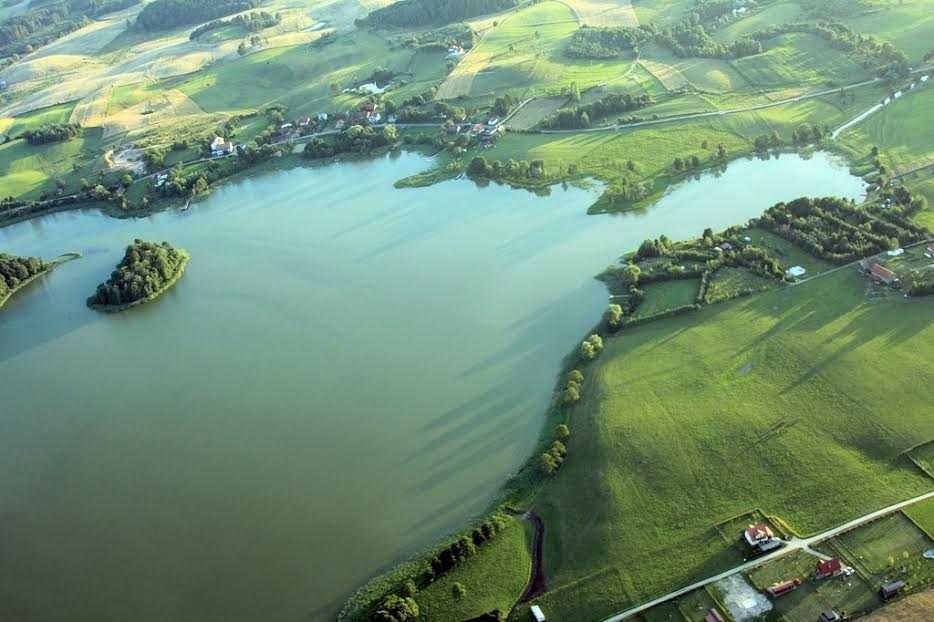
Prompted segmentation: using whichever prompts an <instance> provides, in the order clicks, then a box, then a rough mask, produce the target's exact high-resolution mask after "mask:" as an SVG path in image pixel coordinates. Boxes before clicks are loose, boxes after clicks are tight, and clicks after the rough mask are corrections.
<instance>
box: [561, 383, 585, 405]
mask: <svg viewBox="0 0 934 622" xmlns="http://www.w3.org/2000/svg"><path fill="white" fill-rule="evenodd" d="M580 399H581V389H580V385H578V384H576V383H573V382H568V384H567V385H566V386H565V387H564V391H562V392H561V401H562V402H563V403H564V405H565V406H569V405H571V404H575V403H577V402H579V401H580Z"/></svg>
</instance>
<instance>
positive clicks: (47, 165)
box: [0, 129, 102, 199]
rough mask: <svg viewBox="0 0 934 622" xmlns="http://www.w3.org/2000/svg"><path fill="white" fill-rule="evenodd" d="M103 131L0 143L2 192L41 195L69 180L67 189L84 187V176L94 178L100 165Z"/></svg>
mask: <svg viewBox="0 0 934 622" xmlns="http://www.w3.org/2000/svg"><path fill="white" fill-rule="evenodd" d="M100 146H101V131H100V130H99V129H85V130H84V132H83V134H82V135H81V136H78V137H77V138H74V139H72V140H69V141H65V142H60V143H50V144H46V145H36V146H33V145H30V144H28V143H26V141H24V140H16V141H12V142H9V143H6V144H4V145H0V196H5V197H6V196H13V197H16V198H25V199H38V198H39V195H40V194H41V193H42V191H43V190H51V189H54V188H55V185H54V182H55V180H61V181H63V182H64V183H65V191H66V192H75V191H77V190H78V189H79V188H80V180H81V178H82V177H87V178H89V179H90V178H92V177H93V175H95V174H96V171H97V170H98V169H99V167H100V165H101V163H102V158H101V155H102V153H101V149H100Z"/></svg>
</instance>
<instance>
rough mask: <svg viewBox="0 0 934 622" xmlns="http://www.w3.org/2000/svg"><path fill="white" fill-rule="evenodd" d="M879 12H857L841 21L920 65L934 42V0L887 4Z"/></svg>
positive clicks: (881, 4) (895, 0)
mask: <svg viewBox="0 0 934 622" xmlns="http://www.w3.org/2000/svg"><path fill="white" fill-rule="evenodd" d="M876 6H877V7H879V8H878V10H875V11H859V10H854V11H851V12H849V13H848V14H846V15H842V16H840V17H839V19H840V21H842V22H843V23H845V24H846V25H847V26H849V27H850V28H852V29H853V30H855V31H857V32H864V33H869V34H874V35H876V36H877V37H879V38H880V39H882V40H883V41H888V42H889V43H891V44H892V45H894V46H895V47H896V48H898V49H899V50H901V51H902V52H904V53H905V54H906V55H907V56H908V58H909V59H910V60H911V61H912V62H915V63H917V62H919V61H920V60H921V58H922V56H924V54H925V53H927V52H928V51H930V49H931V45H930V42H931V41H932V40H934V2H932V0H886V1H884V2H878V3H876Z"/></svg>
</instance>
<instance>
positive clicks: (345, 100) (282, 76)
mask: <svg viewBox="0 0 934 622" xmlns="http://www.w3.org/2000/svg"><path fill="white" fill-rule="evenodd" d="M412 56H413V51H412V50H410V49H390V48H389V45H388V44H387V42H386V40H385V39H383V38H382V37H380V36H378V35H376V34H373V33H370V32H365V31H356V32H354V33H352V34H348V35H345V36H339V37H338V38H337V40H336V41H335V42H334V43H331V44H330V45H326V46H324V47H322V48H320V49H314V48H310V47H309V46H307V45H298V46H289V47H281V48H271V49H266V50H262V51H260V52H256V53H253V54H249V55H247V56H245V57H243V58H240V59H237V60H234V61H231V62H227V63H221V64H218V65H215V66H212V67H211V68H209V69H206V70H204V71H200V72H198V73H196V74H193V75H191V76H189V77H184V78H180V79H172V80H169V81H168V82H167V83H166V84H165V85H164V87H169V88H177V89H178V90H180V91H181V92H182V93H184V94H185V95H187V96H189V97H190V98H191V99H192V100H194V102H195V103H196V104H198V106H200V107H201V108H202V109H204V110H205V111H207V112H219V111H237V110H244V109H255V108H259V107H262V106H265V105H269V104H272V103H283V104H285V105H287V106H289V108H290V112H294V113H296V114H298V113H306V114H307V113H313V112H318V111H321V110H329V109H331V108H332V107H334V106H335V105H337V106H340V107H346V106H347V105H349V104H350V103H351V102H352V101H353V99H352V98H349V97H347V96H342V95H335V94H334V93H333V92H332V88H331V85H332V84H335V85H337V86H338V87H339V88H345V87H347V86H351V85H352V84H353V83H355V82H357V81H362V80H364V79H366V78H367V77H369V76H370V75H371V74H372V72H373V71H374V70H376V69H378V68H386V69H390V70H393V71H395V72H398V73H402V72H406V71H408V69H409V67H410V65H411V64H412V60H413V59H412ZM416 66H417V67H418V68H419V70H420V72H421V73H420V74H418V75H415V76H414V77H412V78H411V79H410V83H411V84H416V85H418V84H422V83H424V82H432V81H440V80H441V78H443V76H444V64H443V63H442V62H441V59H440V56H439V57H438V63H437V65H436V66H434V67H429V66H428V64H427V63H417V64H416ZM425 86H427V84H425V85H424V86H422V88H424V87H425Z"/></svg>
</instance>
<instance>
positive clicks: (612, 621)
mask: <svg viewBox="0 0 934 622" xmlns="http://www.w3.org/2000/svg"><path fill="white" fill-rule="evenodd" d="M927 499H934V490H932V491H931V492H928V493H925V494H923V495H918V496H917V497H912V498H911V499H906V500H905V501H902V502H900V503H896V504H894V505H890V506H888V507H884V508H882V509H881V510H876V511H875V512H870V513H869V514H864V515H862V516H860V517H858V518H854V519H853V520H851V521H848V522H846V523H843V524H842V525H838V526H837V527H834V528H832V529H828V530H827V531H822V532H820V533H818V534H815V535H813V536H811V537H809V538H792V539H791V540H788V541H787V542H786V544H785V546H783V547H782V548H780V549H778V550H777V551H775V552H773V553H769V554H768V555H763V556H762V557H757V558H756V559H753V560H751V561H748V562H746V563H744V564H740V565H739V566H736V567H734V568H731V569H730V570H726V571H724V572H721V573H720V574H718V575H714V576H712V577H708V578H706V579H704V580H702V581H698V582H697V583H692V584H691V585H688V586H686V587H683V588H681V589H680V590H675V591H674V592H669V593H668V594H665V595H664V596H659V597H658V598H656V599H654V600H650V601H649V602H646V603H642V604H641V605H637V606H636V607H631V608H630V609H626V610H625V611H621V612H620V613H617V614H616V615H613V616H611V617H609V618H606V619H605V620H604V621H603V622H620V621H621V620H625V619H626V618H628V617H630V616H634V615H636V614H637V613H640V612H642V611H645V610H646V609H650V608H652V607H654V606H655V605H660V604H662V603H664V602H667V601H669V600H672V599H674V598H678V597H679V596H684V595H685V594H687V593H688V592H692V591H694V590H696V589H698V588H702V587H704V586H706V585H709V584H711V583H716V582H717V581H720V580H721V579H725V578H727V577H730V576H733V575H735V574H737V573H740V572H744V571H746V570H750V569H752V568H755V567H757V566H761V565H762V564H764V563H766V562H769V561H772V560H773V559H776V558H779V557H782V556H784V555H788V554H789V553H793V552H795V551H801V550H807V549H810V548H811V547H812V546H813V545H815V544H817V543H819V542H823V541H824V540H828V539H830V538H833V537H834V536H838V535H840V534H841V533H843V532H845V531H849V530H850V529H854V528H856V527H859V526H861V525H865V524H866V523H871V522H872V521H874V520H876V519H877V518H881V517H883V516H885V515H886V514H891V513H892V512H897V511H899V510H901V509H903V508H906V507H908V506H910V505H913V504H915V503H918V502H920V501H925V500H927Z"/></svg>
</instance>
